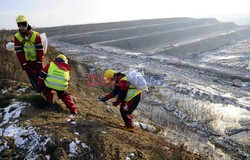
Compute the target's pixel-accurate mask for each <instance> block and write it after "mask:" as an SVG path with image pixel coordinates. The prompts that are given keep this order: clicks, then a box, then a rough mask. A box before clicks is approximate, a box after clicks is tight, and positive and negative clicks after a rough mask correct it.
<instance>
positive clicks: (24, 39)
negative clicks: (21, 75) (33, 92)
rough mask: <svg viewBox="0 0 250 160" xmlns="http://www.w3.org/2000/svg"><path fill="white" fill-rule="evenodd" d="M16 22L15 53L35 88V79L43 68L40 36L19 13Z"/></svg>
mask: <svg viewBox="0 0 250 160" xmlns="http://www.w3.org/2000/svg"><path fill="white" fill-rule="evenodd" d="M16 23H17V26H18V28H19V30H18V32H17V33H16V34H15V39H14V43H15V50H16V55H17V58H18V60H19V62H20V64H21V66H22V68H23V70H25V71H26V74H27V75H28V78H29V80H30V82H31V84H32V86H33V87H34V88H35V89H36V84H37V79H38V76H39V74H40V72H41V70H42V68H43V65H42V61H43V57H44V52H43V46H42V41H41V37H40V35H39V33H38V32H35V31H33V30H32V28H31V26H30V25H29V24H28V22H27V18H26V17H25V16H23V15H19V16H18V17H17V18H16Z"/></svg>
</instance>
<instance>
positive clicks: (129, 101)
mask: <svg viewBox="0 0 250 160" xmlns="http://www.w3.org/2000/svg"><path fill="white" fill-rule="evenodd" d="M104 78H105V79H106V82H107V83H114V89H113V91H112V92H111V93H109V94H108V95H106V96H105V97H102V98H99V100H100V101H102V102H106V101H107V100H109V99H111V98H113V97H115V96H117V99H116V101H115V102H113V103H112V104H113V105H114V106H118V105H119V104H120V112H121V116H122V119H123V121H124V123H125V126H123V128H124V129H126V130H128V131H130V132H133V128H134V123H133V115H132V113H133V111H134V110H135V109H136V107H137V106H138V104H139V102H140V100H141V95H142V94H141V90H140V89H137V88H136V87H134V86H133V85H132V84H131V83H130V82H129V81H128V79H127V77H126V75H125V74H122V73H120V72H118V73H117V72H116V71H114V70H111V69H108V70H106V71H105V73H104Z"/></svg>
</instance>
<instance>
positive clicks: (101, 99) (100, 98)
mask: <svg viewBox="0 0 250 160" xmlns="http://www.w3.org/2000/svg"><path fill="white" fill-rule="evenodd" d="M98 99H99V101H101V102H106V99H105V97H98Z"/></svg>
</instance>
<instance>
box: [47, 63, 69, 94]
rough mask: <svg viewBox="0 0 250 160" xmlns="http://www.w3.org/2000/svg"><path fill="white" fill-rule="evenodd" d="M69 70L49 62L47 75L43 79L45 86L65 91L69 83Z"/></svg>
mask: <svg viewBox="0 0 250 160" xmlns="http://www.w3.org/2000/svg"><path fill="white" fill-rule="evenodd" d="M69 79H70V76H69V71H65V70H62V69H60V68H59V67H58V66H57V65H56V64H55V63H54V62H50V66H49V70H48V74H47V77H46V79H45V81H44V83H45V85H46V87H49V88H52V89H55V90H58V91H65V90H66V89H67V88H68V85H69Z"/></svg>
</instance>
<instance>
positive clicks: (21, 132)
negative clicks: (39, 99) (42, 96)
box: [0, 100, 50, 160]
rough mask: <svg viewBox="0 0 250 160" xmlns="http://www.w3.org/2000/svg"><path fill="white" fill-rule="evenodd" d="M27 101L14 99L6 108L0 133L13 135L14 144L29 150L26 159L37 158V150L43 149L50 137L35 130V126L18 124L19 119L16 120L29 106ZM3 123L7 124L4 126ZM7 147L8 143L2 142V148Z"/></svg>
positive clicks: (0, 145)
mask: <svg viewBox="0 0 250 160" xmlns="http://www.w3.org/2000/svg"><path fill="white" fill-rule="evenodd" d="M28 105H29V104H27V103H22V102H16V101H15V100H13V104H11V105H9V106H8V107H6V108H4V113H5V114H4V117H3V122H2V123H1V124H0V133H1V135H2V136H6V137H12V138H13V139H14V144H15V145H16V146H17V147H18V148H21V149H24V150H25V151H27V153H28V154H27V155H26V157H25V158H24V159H25V160H30V159H36V158H37V157H38V156H37V155H36V152H37V151H42V150H43V148H44V146H45V144H46V143H47V142H48V140H49V139H50V138H47V139H46V138H45V137H43V136H41V135H39V134H37V132H36V131H35V128H34V127H31V126H29V125H28V124H26V127H23V126H20V125H18V124H16V123H17V122H18V120H14V119H16V118H18V117H20V115H21V111H22V109H23V108H25V107H26V106H28ZM3 125H4V126H5V127H4V128H3ZM4 147H6V143H5V142H4V143H1V142H0V148H1V149H2V148H4Z"/></svg>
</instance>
